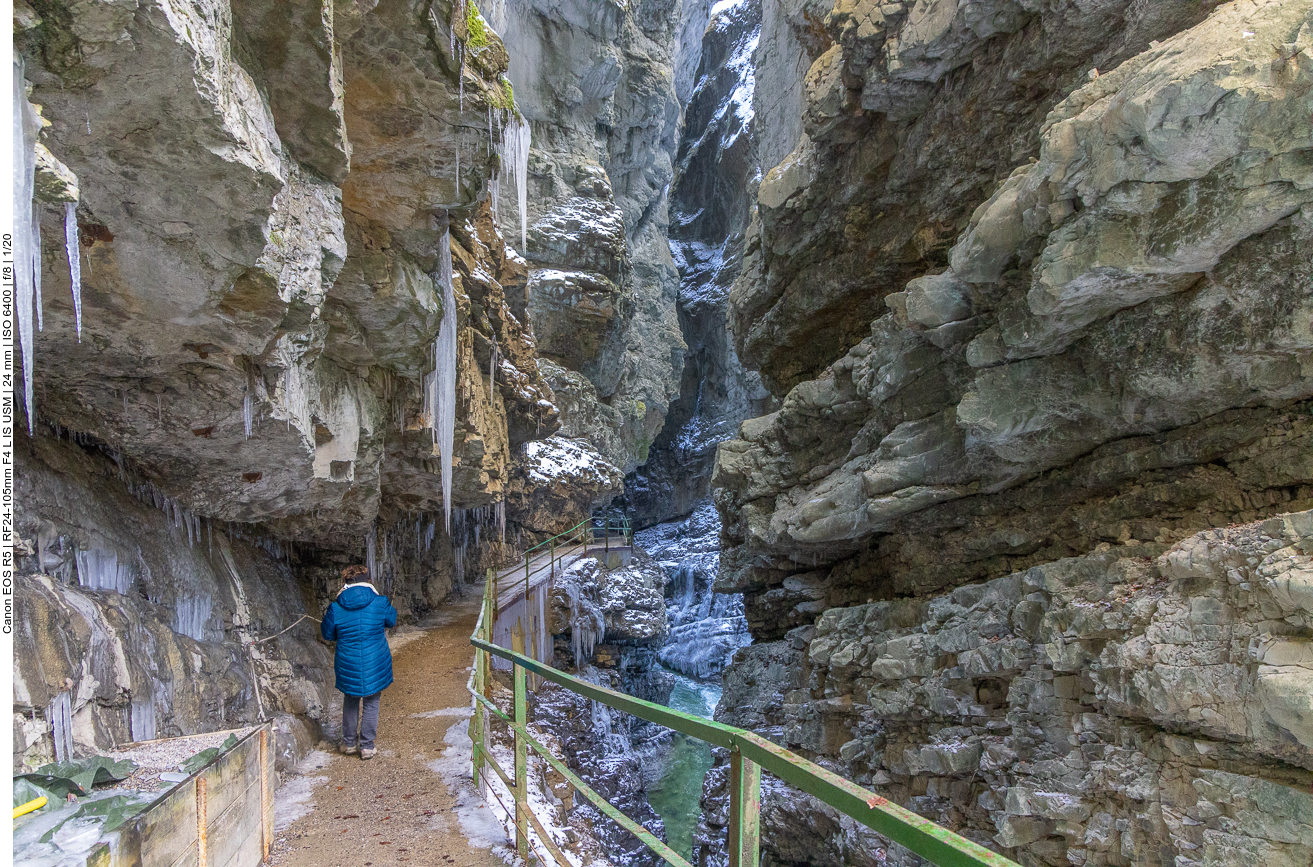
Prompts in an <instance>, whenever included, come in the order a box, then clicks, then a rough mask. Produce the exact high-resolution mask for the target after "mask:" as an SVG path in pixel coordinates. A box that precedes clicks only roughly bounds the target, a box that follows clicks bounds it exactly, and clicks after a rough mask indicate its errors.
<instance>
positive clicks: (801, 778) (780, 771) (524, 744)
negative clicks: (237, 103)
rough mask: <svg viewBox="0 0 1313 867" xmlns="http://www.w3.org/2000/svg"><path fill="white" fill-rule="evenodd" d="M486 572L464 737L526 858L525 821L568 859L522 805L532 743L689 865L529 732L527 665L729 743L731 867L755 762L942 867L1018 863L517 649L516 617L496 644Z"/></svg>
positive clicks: (747, 845)
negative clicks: (498, 734) (493, 741)
mask: <svg viewBox="0 0 1313 867" xmlns="http://www.w3.org/2000/svg"><path fill="white" fill-rule="evenodd" d="M567 532H568V531H567ZM488 577H489V581H488V589H485V591H484V596H483V600H484V604H483V610H482V611H481V612H480V615H479V621H478V624H477V625H476V626H475V628H474V634H473V635H471V636H470V644H472V645H474V648H475V651H474V669H473V671H472V673H471V675H470V681H469V683H468V685H467V688H468V689H469V691H470V693H471V695H472V696H473V697H474V703H475V711H476V712H475V714H474V717H473V719H472V720H471V721H470V738H471V740H473V742H474V782H475V784H476V785H477V784H479V782H480V780H481V779H482V778H483V775H484V774H485V773H486V770H485V769H486V768H491V769H492V770H493V771H494V772H495V773H496V774H497V776H498V777H499V778H500V779H501V780H502V782H503V783H505V784H506V787H507V789H509V790H510V792H511V793H512V795H513V798H514V801H515V804H514V818H515V845H516V849H517V851H518V852H519V854H520V857H521V858H524V859H525V861H526V863H527V862H528V860H529V847H530V839H529V826H530V825H532V826H533V828H534V830H536V831H537V832H538V836H539V838H540V839H541V840H542V841H543V845H544V846H546V847H547V849H548V851H550V852H551V855H552V857H553V859H555V861H556V862H557V864H560V865H566V864H568V863H569V862H568V861H566V860H565V858H564V857H563V856H562V855H561V853H560V852H559V851H558V849H557V848H556V844H555V843H554V841H553V840H552V839H551V837H550V836H549V835H548V833H547V831H546V829H545V828H544V827H543V825H542V823H541V822H540V821H539V819H538V817H537V816H535V815H534V814H533V812H532V810H530V809H529V800H528V776H527V774H528V750H529V749H532V750H533V751H534V752H535V753H537V754H538V755H539V756H541V757H542V758H543V760H544V761H546V762H547V763H548V764H549V765H551V766H552V767H553V768H554V769H556V771H557V772H558V773H560V774H561V775H562V776H563V777H565V779H566V780H568V781H569V783H570V785H571V786H572V787H573V788H574V789H575V791H577V792H579V794H581V795H583V796H584V797H585V798H586V799H588V800H589V801H590V802H591V803H592V804H593V805H594V806H595V807H597V809H598V810H600V811H601V812H602V813H604V814H605V815H606V816H607V817H609V818H610V819H612V820H614V821H615V822H616V823H617V824H618V825H620V826H621V827H622V828H624V829H625V830H626V831H628V832H629V833H631V834H633V835H634V836H635V837H637V838H638V839H639V840H641V841H643V843H644V844H646V845H647V847H648V848H649V849H651V850H652V851H653V852H655V853H656V854H657V855H659V856H661V858H662V859H663V860H664V861H665V862H666V863H667V864H674V865H677V867H692V865H691V864H689V862H688V861H687V860H685V859H684V858H683V857H681V856H680V855H679V854H678V853H676V852H675V851H674V850H673V849H671V848H670V847H669V846H667V845H666V844H665V843H663V842H662V841H661V840H660V839H659V838H658V837H657V836H656V835H655V834H653V833H652V832H650V831H648V830H647V829H646V828H644V827H642V826H641V825H639V824H638V823H637V822H635V821H634V820H633V819H630V818H629V817H628V816H625V815H624V814H623V813H621V812H620V811H619V810H617V809H616V808H615V807H613V806H612V805H611V804H609V803H607V801H606V799H605V798H603V797H602V796H601V795H599V794H597V792H595V791H593V789H592V788H591V787H589V786H588V784H587V783H585V782H584V781H583V780H581V779H579V777H578V776H576V775H575V774H574V773H573V772H572V771H571V770H570V769H569V768H568V767H566V766H565V764H564V762H562V761H561V760H560V759H558V758H556V757H555V756H553V755H552V754H551V752H550V751H549V750H548V749H547V748H546V747H544V746H543V745H542V744H540V743H539V742H538V741H537V740H535V739H534V738H533V736H532V735H531V734H530V733H529V729H528V725H527V718H528V689H527V676H528V674H529V673H532V674H535V675H537V676H538V677H541V678H542V679H544V680H550V681H551V682H552V683H556V684H559V685H560V686H563V687H565V688H566V689H568V690H570V691H571V692H573V693H575V694H577V695H581V696H583V697H585V698H589V699H592V700H594V701H599V702H601V703H602V704H604V705H606V706H607V707H610V708H614V709H615V710H619V711H623V712H625V713H630V714H633V715H634V716H636V717H639V718H641V719H645V720H647V721H648V722H653V723H656V724H657V725H661V726H665V727H666V728H670V729H674V730H675V731H677V732H680V733H682V734H685V735H689V736H691V737H695V738H697V739H699V740H702V741H706V742H707V743H709V744H712V745H714V746H718V747H724V748H726V749H728V750H729V751H730V777H729V780H730V809H729V833H728V839H727V840H726V845H727V848H728V850H729V863H730V867H757V865H758V863H759V860H760V848H761V845H760V844H761V836H760V813H761V772H762V770H766V771H769V772H770V773H772V774H774V775H775V776H777V777H779V778H780V779H781V780H784V781H785V782H786V783H789V784H790V785H792V786H794V787H795V788H797V789H800V790H801V791H803V792H806V793H807V794H809V795H813V796H815V797H816V798H819V799H820V800H821V801H823V802H824V803H826V804H829V805H830V806H831V807H834V808H835V809H836V810H838V811H840V812H841V813H844V814H845V815H847V816H851V817H852V818H853V819H855V820H857V821H858V822H861V823H862V824H863V825H865V826H867V827H868V828H870V829H872V830H873V831H876V832H877V833H879V834H881V835H883V836H884V837H886V838H888V839H890V840H892V841H893V842H895V843H897V844H899V845H900V846H904V847H905V848H907V849H908V850H910V851H911V852H913V853H915V854H916V855H919V856H921V857H922V858H926V859H928V860H929V861H931V862H933V863H935V864H937V865H940V867H1018V865H1017V864H1016V862H1014V861H1011V860H1009V859H1008V858H1005V857H1003V856H1002V855H999V854H998V853H996V852H991V851H990V850H989V849H986V848H985V847H984V846H981V845H979V844H978V843H973V842H971V841H970V840H968V839H966V838H965V837H961V836H959V835H957V834H955V833H953V832H952V831H950V830H948V829H947V828H944V827H941V826H939V825H936V824H935V823H934V822H931V821H930V820H928V819H925V818H923V817H921V816H919V815H917V814H916V813H913V812H912V811H911V810H907V809H905V808H903V807H900V806H899V805H897V804H895V803H892V802H890V801H888V800H887V799H885V798H882V797H880V796H879V795H877V794H875V793H874V792H870V791H867V790H866V789H863V788H862V787H861V786H858V785H856V784H855V783H852V782H850V781H848V780H845V779H844V778H843V777H841V776H839V775H838V774H836V773H834V772H832V771H828V770H826V769H825V768H822V767H821V766H820V765H817V764H815V763H814V762H810V761H808V760H807V759H804V758H803V757H802V756H799V755H795V754H794V753H792V752H790V751H789V750H786V749H784V748H783V747H781V746H778V745H776V744H774V743H771V742H770V741H768V740H766V739H765V738H763V737H761V736H760V735H757V734H754V733H753V732H750V731H746V730H744V729H740V728H735V727H734V726H728V725H724V724H722V723H718V722H716V721H714V720H709V719H706V718H704V717H700V716H694V715H693V714H687V713H681V712H680V711H676V710H671V709H670V708H668V707H664V706H663V705H659V704H653V703H652V702H649V701H643V700H642V699H638V698H634V697H633V696H630V695H625V694H624V693H620V692H616V691H615V690H611V689H607V688H606V687H603V686H598V685H596V684H592V683H588V682H587V681H584V680H580V679H579V678H577V677H573V676H571V675H569V674H566V673H565V672H563V671H560V670H559V669H555V668H552V667H551V666H550V665H544V664H543V663H540V662H538V661H537V660H535V659H532V658H531V657H528V656H525V655H524V652H523V651H524V629H523V627H522V625H521V624H519V623H517V624H516V627H515V628H514V629H512V631H511V635H512V640H511V645H512V647H511V649H510V650H507V649H506V648H504V647H499V646H498V645H496V644H494V643H493V642H492V641H491V640H489V639H490V638H491V635H492V624H493V621H494V619H495V617H496V611H497V607H496V602H495V597H494V596H493V595H492V592H493V591H492V586H493V582H492V580H491V579H492V577H493V573H492V572H491V571H490V572H489V575H488ZM492 656H497V657H500V658H502V659H505V660H507V661H509V662H510V663H511V664H512V667H513V677H512V680H513V685H514V694H515V699H514V701H515V705H514V707H513V709H512V713H510V714H507V713H506V712H504V711H502V710H501V709H500V708H498V707H497V705H496V704H495V703H494V702H493V700H492V682H493V681H492V666H491V657H492ZM488 714H492V715H493V716H496V717H497V718H498V719H500V720H502V721H503V722H505V723H506V724H507V725H508V726H509V727H510V729H511V731H512V732H513V733H514V737H515V767H514V769H513V771H514V775H513V776H511V775H508V774H507V773H506V772H505V771H503V770H502V769H501V767H500V766H498V764H497V762H496V760H495V759H494V758H493V756H492V753H491V751H490V750H489V749H488V745H487V740H486V738H487V735H488V733H489V720H488V718H487V715H488ZM494 794H495V793H494ZM507 812H508V814H509V813H510V812H511V811H510V810H507ZM540 860H542V859H540Z"/></svg>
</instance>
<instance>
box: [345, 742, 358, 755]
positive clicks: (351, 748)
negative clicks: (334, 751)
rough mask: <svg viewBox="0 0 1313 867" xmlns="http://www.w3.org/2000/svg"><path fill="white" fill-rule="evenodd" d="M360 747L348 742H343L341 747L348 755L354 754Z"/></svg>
mask: <svg viewBox="0 0 1313 867" xmlns="http://www.w3.org/2000/svg"><path fill="white" fill-rule="evenodd" d="M358 749H359V747H357V746H356V745H355V744H348V743H343V744H342V747H341V750H342V752H343V753H344V754H346V755H348V756H354V755H355V754H356V751H357V750H358Z"/></svg>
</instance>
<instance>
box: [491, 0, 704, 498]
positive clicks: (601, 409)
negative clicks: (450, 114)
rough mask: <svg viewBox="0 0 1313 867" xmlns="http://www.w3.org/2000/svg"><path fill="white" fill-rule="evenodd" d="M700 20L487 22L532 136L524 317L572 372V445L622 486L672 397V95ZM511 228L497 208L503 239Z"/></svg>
mask: <svg viewBox="0 0 1313 867" xmlns="http://www.w3.org/2000/svg"><path fill="white" fill-rule="evenodd" d="M709 5H710V4H709V3H707V2H705V0H680V2H658V0H645V2H642V3H638V4H633V5H629V6H626V5H624V4H614V3H592V2H582V0H567V2H565V3H560V2H539V0H506V2H504V3H498V4H497V5H496V6H495V7H490V8H489V9H487V10H484V11H485V13H486V14H487V15H488V17H489V20H490V21H491V23H492V24H493V26H494V27H495V28H496V29H497V30H498V32H499V33H501V34H502V36H503V38H504V39H505V42H506V46H507V49H508V50H509V52H510V69H509V72H508V75H509V77H510V79H511V80H512V81H513V82H514V83H515V94H516V101H517V104H518V105H519V107H520V108H521V110H522V111H523V112H524V115H525V117H526V118H528V120H529V122H530V125H531V127H532V129H533V148H532V151H531V152H530V163H529V173H530V197H529V198H530V207H529V211H530V222H531V226H530V228H529V237H528V245H527V246H528V249H527V250H525V251H522V252H523V253H524V255H525V257H526V258H527V259H528V261H529V264H530V280H529V303H528V317H529V319H530V321H531V322H532V323H533V327H534V330H535V332H536V333H537V334H538V335H539V341H540V343H539V351H540V352H541V353H542V355H543V356H544V357H545V358H547V359H549V360H551V361H552V362H554V363H556V364H557V365H559V366H560V368H561V370H563V371H567V372H566V373H562V372H561V371H554V372H555V373H556V376H557V377H558V378H556V379H553V386H554V387H556V386H558V385H565V386H566V388H567V389H568V390H569V391H570V398H569V399H568V400H567V404H568V405H569V406H570V407H571V409H570V410H569V411H564V410H565V407H562V409H563V411H564V417H563V419H562V422H563V424H564V426H565V428H566V430H568V431H571V434H572V435H579V436H585V437H587V438H588V439H589V440H590V441H591V442H592V443H593V445H594V446H595V447H596V448H597V449H598V450H599V451H600V452H601V453H602V455H603V456H605V457H606V458H607V459H608V460H609V461H611V462H612V463H613V464H615V465H616V466H617V467H618V468H619V469H620V470H621V471H622V472H626V473H627V472H631V471H632V470H633V469H634V468H635V467H636V466H638V465H639V464H641V463H643V462H644V461H646V460H647V459H648V454H649V449H650V448H651V445H652V442H653V440H654V439H655V438H656V436H657V434H658V432H659V431H660V430H661V428H662V424H663V422H664V420H665V415H666V407H667V405H668V404H669V403H670V401H671V400H672V399H673V398H675V397H676V396H677V395H678V393H679V392H678V385H679V373H680V370H681V369H682V366H683V365H682V356H683V350H684V344H683V340H682V339H681V337H680V330H679V323H678V321H677V319H676V309H675V307H676V295H677V292H678V288H679V276H678V272H677V271H676V268H675V263H674V261H673V260H672V258H671V255H670V250H669V247H668V244H667V229H668V224H669V218H668V216H667V210H668V208H669V193H668V189H669V185H670V182H671V178H672V174H673V159H674V156H675V151H676V148H677V147H678V143H679V131H680V119H681V104H682V100H684V99H687V90H685V91H684V92H683V94H682V96H681V93H680V92H679V90H678V88H679V86H680V85H679V82H680V81H683V82H684V85H683V87H685V88H686V89H687V88H688V86H689V80H690V79H691V71H692V69H695V68H696V66H697V56H698V51H699V49H700V43H699V41H698V40H699V39H700V38H701V29H702V26H703V25H705V22H706V15H707V8H708V7H709ZM699 22H701V23H699ZM518 219H519V217H518V215H515V216H512V214H511V213H510V209H508V208H503V209H502V220H503V228H504V229H505V230H506V231H507V234H508V236H511V235H513V234H518V222H517V221H518ZM512 222H515V230H514V232H512V230H511V224H512ZM561 377H568V378H569V380H570V381H569V382H562V380H561Z"/></svg>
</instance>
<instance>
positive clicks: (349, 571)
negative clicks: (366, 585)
mask: <svg viewBox="0 0 1313 867" xmlns="http://www.w3.org/2000/svg"><path fill="white" fill-rule="evenodd" d="M368 580H369V570H368V569H366V568H365V567H364V566H348V567H346V568H345V569H343V570H342V583H343V584H355V583H356V582H358V581H368Z"/></svg>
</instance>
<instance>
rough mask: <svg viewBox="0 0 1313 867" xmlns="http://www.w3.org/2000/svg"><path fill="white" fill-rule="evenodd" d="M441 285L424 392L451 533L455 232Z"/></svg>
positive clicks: (447, 240) (444, 251)
mask: <svg viewBox="0 0 1313 867" xmlns="http://www.w3.org/2000/svg"><path fill="white" fill-rule="evenodd" d="M437 276H438V282H439V284H441V288H442V323H441V324H440V325H439V326H438V339H437V340H435V341H434V342H433V372H432V373H431V374H429V376H428V379H427V381H426V382H425V388H424V414H425V416H426V417H427V418H428V422H429V429H430V430H431V431H432V434H433V442H434V443H435V445H437V448H438V452H439V454H440V455H441V457H442V508H443V512H444V513H445V519H446V528H447V532H448V533H450V532H451V463H452V448H453V444H454V442H455V437H456V289H455V286H454V285H453V284H452V275H451V231H450V230H449V229H448V230H446V231H444V232H443V233H442V239H441V241H439V243H438V275H437Z"/></svg>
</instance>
